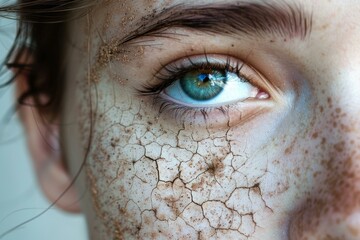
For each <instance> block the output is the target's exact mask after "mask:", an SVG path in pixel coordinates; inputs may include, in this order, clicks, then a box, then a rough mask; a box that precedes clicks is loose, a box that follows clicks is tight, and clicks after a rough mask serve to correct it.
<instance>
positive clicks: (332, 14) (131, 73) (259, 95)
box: [22, 0, 360, 240]
mask: <svg viewBox="0 0 360 240" xmlns="http://www.w3.org/2000/svg"><path fill="white" fill-rule="evenodd" d="M248 2H251V3H254V1H243V2H242V4H239V6H240V7H241V6H242V5H243V4H244V3H248ZM237 3H238V2H236V1H216V0H212V1H196V2H195V1H185V0H179V1H156V0H154V1H145V0H144V1H142V0H138V1H107V2H106V3H99V5H97V6H96V7H95V8H94V9H93V10H92V11H91V13H90V14H89V15H88V16H85V17H83V18H81V19H80V20H78V21H76V22H72V23H71V27H70V29H69V37H68V38H69V40H68V42H67V44H68V45H69V51H68V52H69V55H68V63H69V65H68V69H69V71H68V78H67V79H66V82H67V91H66V96H65V100H64V106H65V107H64V110H63V111H62V112H61V113H60V114H59V115H60V117H59V119H58V121H59V122H60V123H62V124H60V127H59V128H56V127H55V129H54V130H53V131H55V132H59V134H60V136H61V137H60V143H61V145H62V146H63V147H62V152H61V153H60V154H59V152H58V151H55V152H56V153H54V151H49V149H47V147H44V144H41V142H42V141H43V136H39V134H38V133H36V131H35V130H31V129H34V128H32V127H31V126H33V125H34V124H35V123H34V121H33V120H31V118H32V117H33V115H32V114H31V113H30V112H29V111H26V110H22V111H23V112H24V115H25V117H24V123H25V126H27V129H28V131H29V136H31V139H32V141H29V142H32V143H39V144H33V145H32V146H30V149H31V150H32V153H33V157H34V159H37V161H36V166H37V169H42V166H43V165H47V166H48V165H50V166H53V168H51V167H48V169H50V170H49V171H51V170H52V172H51V173H52V174H46V173H45V174H44V171H39V173H41V174H40V176H39V179H40V183H41V184H42V186H43V188H44V191H45V193H46V194H47V196H48V197H49V199H50V200H56V199H57V197H58V196H59V195H60V194H61V193H62V191H63V190H64V188H65V187H66V186H67V185H68V184H69V183H70V182H71V179H72V177H73V176H74V175H75V174H76V172H77V171H78V169H79V168H80V166H81V164H82V161H83V160H84V158H85V159H86V164H85V166H84V167H83V169H82V172H81V175H80V177H79V179H78V180H77V181H76V182H75V186H74V187H73V188H71V189H70V190H69V191H68V193H67V194H66V195H65V196H64V197H63V198H61V199H60V200H59V201H58V205H59V206H60V207H62V208H64V209H66V210H70V211H79V210H80V209H81V211H83V212H84V213H85V214H86V217H87V221H88V225H89V235H90V237H91V239H350V240H352V239H360V155H359V152H358V149H359V143H360V139H359V134H360V120H359V116H360V107H359V106H360V96H359V94H358V90H359V89H360V81H359V80H360V54H359V53H360V45H359V44H358V40H359V39H360V25H359V23H358V22H359V21H360V4H359V3H358V1H357V0H349V1H345V2H344V1H325V0H321V1H297V0H286V1H284V2H283V3H282V4H283V5H281V6H290V7H292V8H296V6H299V5H301V7H299V8H296V9H298V10H299V9H302V11H303V12H304V16H305V15H306V16H305V17H304V18H307V20H308V22H307V23H308V24H309V25H308V26H307V28H306V29H305V30H304V31H302V32H301V31H300V33H299V32H297V33H294V32H293V34H283V35H281V36H279V34H277V33H274V32H273V31H272V32H269V31H268V32H266V31H265V32H264V33H261V34H260V35H261V36H259V35H256V34H251V33H250V34H246V33H243V32H242V33H241V32H238V31H236V30H234V29H233V30H232V31H230V32H227V33H217V32H216V31H213V32H206V31H200V30H198V29H196V28H184V27H182V26H172V27H170V28H168V29H164V30H163V31H162V32H161V34H157V35H156V34H153V35H151V34H150V35H148V36H137V37H134V38H133V39H131V40H130V41H128V42H126V43H122V42H121V41H122V40H123V39H125V38H127V37H128V36H131V35H132V34H133V33H134V31H135V30H136V29H138V28H139V27H140V26H142V25H143V24H144V21H145V22H150V21H151V19H152V17H154V16H156V15H157V14H159V13H160V12H161V11H163V10H164V9H168V8H170V7H172V6H175V5H177V4H185V5H184V6H186V8H187V9H193V8H195V7H198V6H204V5H208V6H209V5H211V4H212V5H213V6H215V7H217V8H221V7H224V6H227V5H229V4H233V5H234V4H237ZM259 3H271V1H259ZM214 4H215V5H214ZM216 4H217V5H216ZM285 8H286V7H285ZM282 9H283V8H282ZM169 15H170V16H176V14H175V13H172V14H169ZM180 15H181V14H180ZM269 15H270V14H269ZM144 17H146V18H145V19H146V20H144ZM155 22H157V21H155ZM229 58H231V59H230V65H231V64H233V63H234V62H235V63H239V62H240V64H244V67H242V68H241V72H242V74H243V75H245V76H249V75H251V76H252V81H251V85H252V88H251V91H249V97H245V99H241V100H239V99H230V100H228V101H227V102H226V103H222V104H220V105H219V103H212V104H210V105H209V104H208V105H206V103H199V102H197V103H196V104H190V108H187V109H188V110H187V111H186V112H180V111H173V110H171V107H170V108H167V109H165V111H163V112H161V113H159V109H160V105H161V103H159V102H155V103H154V98H155V97H156V96H158V95H156V96H155V95H154V94H150V95H146V96H144V95H141V94H139V92H138V91H137V89H142V88H143V86H144V85H145V86H148V85H153V84H156V83H159V81H161V80H159V79H157V78H156V76H157V75H156V74H155V76H154V73H156V72H161V71H164V68H165V67H166V66H167V65H169V64H172V63H173V62H176V61H185V62H187V64H188V63H189V62H190V61H188V60H189V59H190V60H191V61H192V62H196V61H204V59H205V61H206V59H208V61H209V62H212V61H213V62H216V61H220V62H226V61H227V60H228V59H229ZM224 59H225V60H224ZM180 65H181V64H180ZM23 77H24V76H23ZM224 91H225V90H224ZM171 93H172V92H171ZM159 94H160V95H161V96H163V97H165V99H166V100H169V99H172V102H171V104H173V105H174V104H175V103H176V104H177V105H176V106H178V105H179V104H180V105H182V106H183V105H186V104H187V103H184V102H182V100H183V98H180V100H179V99H176V97H175V96H173V95H171V94H170V91H167V90H162V91H161V92H160V93H159ZM174 98H175V100H174ZM167 103H168V102H167ZM173 105H172V106H173ZM222 105H224V106H225V108H226V111H225V113H223V112H222V111H220V110H218V109H217V107H219V106H222ZM189 109H190V110H189ZM200 110H206V111H207V118H204V116H203V114H202V113H201V111H200ZM26 116H29V117H26ZM40 127H41V126H40ZM90 133H91V134H90ZM90 137H91V138H90ZM49 138H50V137H49ZM89 139H91V142H89ZM39 146H40V147H39ZM41 146H42V147H41ZM88 146H90V147H89V150H88V151H87V149H88ZM60 158H61V159H63V161H65V159H66V162H67V165H68V169H69V173H68V174H66V172H65V170H64V168H63V167H62V165H61V161H51V162H50V163H49V162H48V159H60ZM67 175H68V176H67ZM75 188H76V190H75ZM76 192H77V193H76ZM78 196H81V198H80V201H79V204H74V202H76V200H77V199H78V198H79V197H78Z"/></svg>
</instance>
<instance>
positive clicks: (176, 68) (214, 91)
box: [139, 55, 270, 115]
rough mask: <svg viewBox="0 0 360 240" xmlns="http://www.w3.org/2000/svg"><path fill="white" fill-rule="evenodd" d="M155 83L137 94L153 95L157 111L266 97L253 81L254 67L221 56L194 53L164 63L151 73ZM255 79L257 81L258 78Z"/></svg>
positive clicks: (199, 108) (221, 107) (203, 109)
mask: <svg viewBox="0 0 360 240" xmlns="http://www.w3.org/2000/svg"><path fill="white" fill-rule="evenodd" d="M154 78H155V81H156V82H157V84H153V85H149V86H144V89H143V90H139V92H140V94H141V95H152V96H154V99H155V102H156V103H159V105H160V112H164V111H165V110H169V111H174V110H175V111H176V113H177V114H178V115H183V114H184V112H179V111H185V112H186V113H189V112H194V113H196V112H201V113H202V114H203V115H207V114H208V113H209V112H210V111H212V110H213V109H219V110H221V112H224V107H226V106H228V105H231V104H234V103H237V102H243V101H245V100H248V99H268V98H269V97H270V96H269V94H268V93H266V92H264V91H262V90H261V89H260V88H259V87H257V86H256V85H255V84H254V83H253V82H256V81H253V79H254V78H257V79H259V76H258V75H257V72H256V70H254V69H252V68H251V67H249V66H247V65H245V64H244V63H242V62H241V61H240V60H237V59H235V58H230V57H224V56H221V55H219V56H218V55H211V56H207V55H206V56H194V57H188V58H185V59H181V60H178V61H176V62H173V63H170V64H168V65H165V66H164V67H163V68H162V69H161V70H160V71H158V72H157V74H155V76H154ZM258 81H259V80H258Z"/></svg>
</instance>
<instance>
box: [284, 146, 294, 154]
mask: <svg viewBox="0 0 360 240" xmlns="http://www.w3.org/2000/svg"><path fill="white" fill-rule="evenodd" d="M291 152H292V147H287V148H286V149H285V151H284V153H285V154H286V155H289V154H291Z"/></svg>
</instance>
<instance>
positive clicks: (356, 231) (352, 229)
mask: <svg viewBox="0 0 360 240" xmlns="http://www.w3.org/2000/svg"><path fill="white" fill-rule="evenodd" d="M348 229H349V232H350V233H351V235H353V236H354V237H357V236H359V233H360V230H359V229H357V228H356V227H353V226H350V227H348Z"/></svg>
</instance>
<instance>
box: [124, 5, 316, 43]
mask: <svg viewBox="0 0 360 240" xmlns="http://www.w3.org/2000/svg"><path fill="white" fill-rule="evenodd" d="M311 27H312V14H309V13H307V12H305V11H304V9H303V8H302V7H301V5H294V6H292V5H288V4H286V3H281V4H279V3H273V4H270V3H244V2H239V3H231V4H228V3H226V4H205V5H198V6H192V5H185V4H181V5H176V6H173V7H170V8H167V9H163V10H161V11H160V12H158V13H156V12H155V13H153V14H151V15H149V16H146V17H143V19H142V20H141V26H140V27H139V28H137V29H136V30H135V31H133V32H131V33H130V34H129V35H128V36H126V37H125V38H124V39H123V40H122V43H127V42H129V41H132V40H134V39H136V38H139V37H144V36H158V37H159V36H166V34H165V31H166V30H168V29H170V28H185V29H192V30H196V31H202V32H208V33H215V34H228V35H230V34H231V35H234V34H236V33H239V32H240V33H242V34H245V35H250V36H264V34H270V35H274V36H276V37H281V38H284V39H293V38H295V37H296V38H300V39H301V40H304V39H305V38H306V37H307V36H308V35H309V33H310V32H311Z"/></svg>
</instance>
